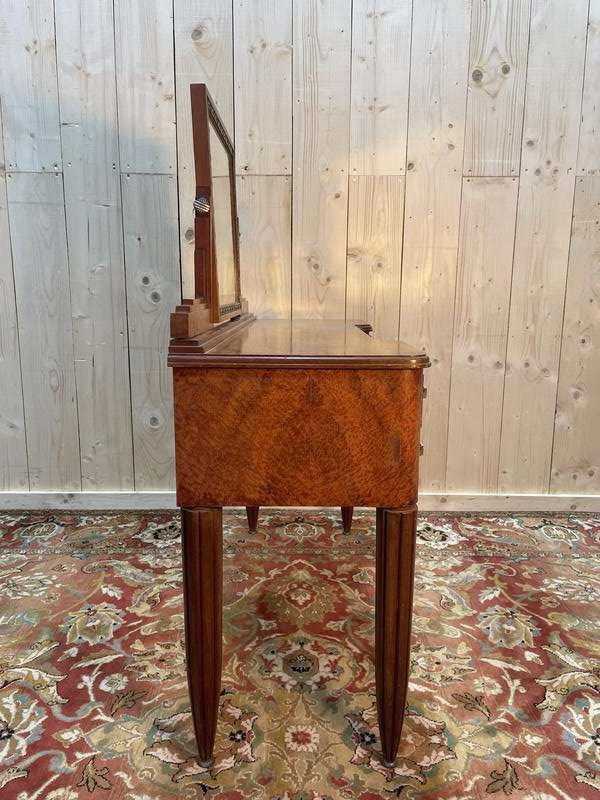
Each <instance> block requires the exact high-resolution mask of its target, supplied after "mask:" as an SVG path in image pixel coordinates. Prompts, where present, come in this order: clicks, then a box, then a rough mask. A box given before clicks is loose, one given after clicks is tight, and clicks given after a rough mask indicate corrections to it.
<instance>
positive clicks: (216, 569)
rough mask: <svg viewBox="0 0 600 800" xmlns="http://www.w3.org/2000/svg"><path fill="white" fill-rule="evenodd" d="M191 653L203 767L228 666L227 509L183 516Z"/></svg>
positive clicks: (185, 512)
mask: <svg viewBox="0 0 600 800" xmlns="http://www.w3.org/2000/svg"><path fill="white" fill-rule="evenodd" d="M181 530H182V555H183V598H184V609H185V650H186V667H187V677H188V687H189V691H190V700H191V705H192V718H193V721H194V731H195V734H196V743H197V745H198V755H199V757H200V758H199V760H200V763H201V764H202V765H203V766H208V764H209V763H210V761H211V760H212V751H213V747H214V742H215V734H216V732H217V716H218V712H219V697H220V694H221V666H222V660H223V633H222V630H223V509H221V508H183V509H182V510H181Z"/></svg>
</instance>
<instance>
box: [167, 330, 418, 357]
mask: <svg viewBox="0 0 600 800" xmlns="http://www.w3.org/2000/svg"><path fill="white" fill-rule="evenodd" d="M197 338H198V340H199V341H198V342H197V343H195V342H194V340H190V341H189V342H188V346H182V345H179V346H177V345H175V346H173V344H172V346H171V349H170V355H169V364H170V365H171V366H174V367H203V368H204V367H278V368H281V367H290V368H292V367H296V368H298V367H310V368H312V367H329V368H332V369H336V368H347V369H422V368H423V367H428V366H429V364H430V362H429V358H428V357H427V355H426V354H425V353H424V352H422V351H419V350H417V349H416V348H414V347H411V346H410V345H408V344H406V343H405V342H397V341H381V340H378V339H375V338H373V337H371V336H369V335H368V334H366V333H365V332H364V331H362V330H361V329H360V328H358V327H357V325H356V324H355V323H353V322H346V321H344V320H322V319H294V320H289V319H260V320H253V321H252V322H250V323H249V324H247V325H245V326H244V327H241V328H239V329H236V328H235V326H232V328H231V333H230V335H228V329H227V328H224V327H221V328H219V330H218V332H217V331H216V330H215V335H214V336H213V337H210V336H209V337H207V336H206V335H204V336H203V337H197ZM200 338H201V341H200ZM194 344H197V345H198V346H196V347H194V346H193V345H194ZM190 345H192V346H190Z"/></svg>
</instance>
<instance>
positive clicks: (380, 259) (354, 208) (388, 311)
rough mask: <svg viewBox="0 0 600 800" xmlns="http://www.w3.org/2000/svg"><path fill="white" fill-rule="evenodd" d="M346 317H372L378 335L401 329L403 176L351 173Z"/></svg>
mask: <svg viewBox="0 0 600 800" xmlns="http://www.w3.org/2000/svg"><path fill="white" fill-rule="evenodd" d="M349 183H350V185H349V199H348V255H347V278H346V317H347V319H356V320H361V321H365V322H370V323H371V325H372V326H373V334H374V336H376V337H378V338H380V339H395V338H396V336H397V334H398V307H399V304H400V276H401V262H402V227H403V222H404V178H402V177H395V176H390V177H383V176H381V177H366V176H360V177H351V178H350V182H349Z"/></svg>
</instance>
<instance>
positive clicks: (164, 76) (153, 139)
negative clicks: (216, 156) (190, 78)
mask: <svg viewBox="0 0 600 800" xmlns="http://www.w3.org/2000/svg"><path fill="white" fill-rule="evenodd" d="M114 6H115V31H114V42H115V52H116V64H117V97H118V103H119V150H120V155H121V166H122V168H123V171H124V172H150V173H154V172H157V173H168V174H174V173H175V172H176V169H177V153H176V141H175V69H174V60H173V59H174V57H173V0H115V3H114Z"/></svg>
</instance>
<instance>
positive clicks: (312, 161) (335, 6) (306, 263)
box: [292, 0, 351, 318]
mask: <svg viewBox="0 0 600 800" xmlns="http://www.w3.org/2000/svg"><path fill="white" fill-rule="evenodd" d="M350 29H351V2H350V0H341V2H340V1H339V0H306V2H296V3H295V4H294V70H293V73H294V79H293V82H294V90H293V100H294V197H293V211H292V231H293V233H292V314H293V316H294V317H298V318H313V317H316V318H319V317H325V318H326V317H334V318H335V317H337V318H343V316H344V302H345V293H346V258H345V243H346V233H347V202H348V194H347V193H348V147H349V115H350V111H349V106H350Z"/></svg>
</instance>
